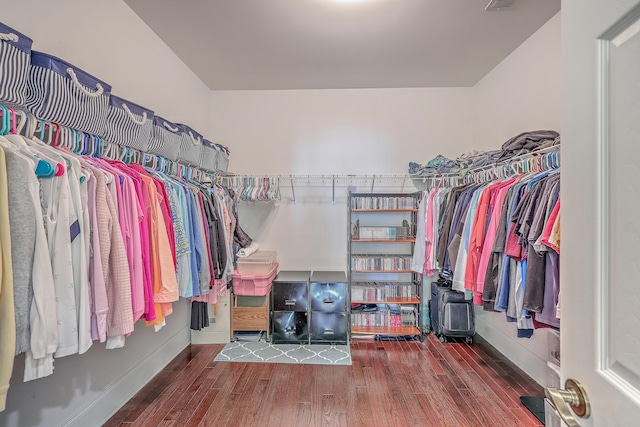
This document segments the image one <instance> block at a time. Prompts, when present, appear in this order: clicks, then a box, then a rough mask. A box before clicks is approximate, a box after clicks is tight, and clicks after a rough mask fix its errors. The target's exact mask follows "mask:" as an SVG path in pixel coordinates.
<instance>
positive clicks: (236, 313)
mask: <svg viewBox="0 0 640 427" xmlns="http://www.w3.org/2000/svg"><path fill="white" fill-rule="evenodd" d="M270 297H271V292H269V293H268V294H267V295H265V296H263V297H259V296H256V297H250V298H254V299H258V298H264V305H263V306H260V307H253V306H238V299H239V298H240V299H242V298H244V296H243V295H235V294H231V331H230V333H231V339H233V337H234V335H235V333H236V332H238V331H266V333H267V341H268V340H269V338H270V329H271V328H270V327H269V326H270V325H269V319H270V316H269V307H270V304H269V299H270Z"/></svg>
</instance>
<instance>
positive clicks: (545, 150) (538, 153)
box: [457, 145, 560, 176]
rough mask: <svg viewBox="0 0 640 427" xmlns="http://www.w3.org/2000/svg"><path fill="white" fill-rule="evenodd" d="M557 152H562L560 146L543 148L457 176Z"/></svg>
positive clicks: (469, 170)
mask: <svg viewBox="0 0 640 427" xmlns="http://www.w3.org/2000/svg"><path fill="white" fill-rule="evenodd" d="M557 151H560V145H552V146H551V147H547V148H543V149H542V150H538V151H532V152H530V153H525V154H521V155H519V156H513V157H511V158H508V159H504V160H501V161H499V162H497V163H492V164H490V165H486V166H481V167H478V168H474V169H468V170H466V171H464V172H462V171H461V173H460V174H457V175H460V176H464V175H467V174H473V173H476V172H482V171H484V170H490V169H491V168H500V167H503V166H507V165H509V164H510V163H511V164H512V163H517V162H521V161H524V160H529V159H532V158H535V157H539V156H543V155H545V154H550V153H554V152H557Z"/></svg>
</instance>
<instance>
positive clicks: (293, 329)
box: [284, 327, 296, 332]
mask: <svg viewBox="0 0 640 427" xmlns="http://www.w3.org/2000/svg"><path fill="white" fill-rule="evenodd" d="M284 331H285V332H295V331H296V328H291V327H289V328H285V330H284Z"/></svg>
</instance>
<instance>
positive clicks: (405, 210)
mask: <svg viewBox="0 0 640 427" xmlns="http://www.w3.org/2000/svg"><path fill="white" fill-rule="evenodd" d="M351 212H353V213H358V212H386V213H388V212H418V209H351Z"/></svg>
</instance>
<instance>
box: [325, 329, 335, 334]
mask: <svg viewBox="0 0 640 427" xmlns="http://www.w3.org/2000/svg"><path fill="white" fill-rule="evenodd" d="M333 333H334V331H333V329H325V330H324V334H325V335H329V334H333Z"/></svg>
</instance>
